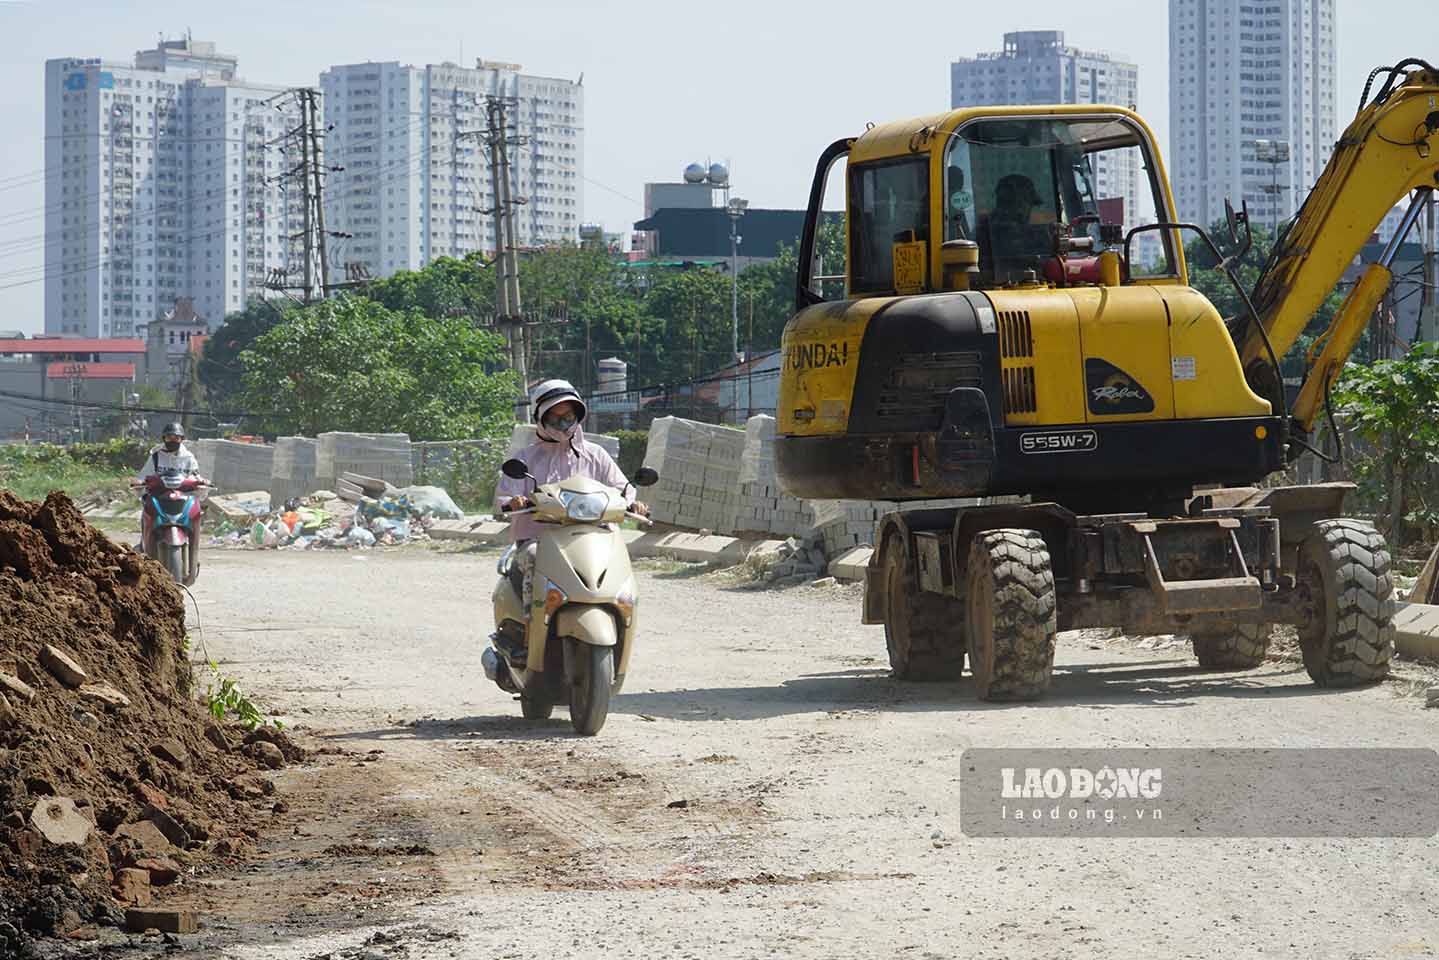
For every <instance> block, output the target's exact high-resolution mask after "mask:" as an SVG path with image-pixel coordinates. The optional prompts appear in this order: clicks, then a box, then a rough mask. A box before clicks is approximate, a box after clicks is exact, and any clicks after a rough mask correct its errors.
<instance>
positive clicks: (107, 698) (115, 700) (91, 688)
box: [80, 681, 130, 707]
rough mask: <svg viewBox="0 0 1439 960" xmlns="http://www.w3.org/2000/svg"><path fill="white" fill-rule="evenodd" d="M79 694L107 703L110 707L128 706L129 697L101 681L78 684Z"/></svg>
mask: <svg viewBox="0 0 1439 960" xmlns="http://www.w3.org/2000/svg"><path fill="white" fill-rule="evenodd" d="M80 696H82V697H85V698H87V699H90V700H98V701H100V702H101V703H108V704H110V705H111V706H112V707H128V706H129V705H130V698H129V697H127V696H125V695H124V694H123V693H121V692H120V691H119V690H116V689H115V688H114V687H112V686H110V684H108V683H104V682H103V681H102V682H100V683H82V684H80Z"/></svg>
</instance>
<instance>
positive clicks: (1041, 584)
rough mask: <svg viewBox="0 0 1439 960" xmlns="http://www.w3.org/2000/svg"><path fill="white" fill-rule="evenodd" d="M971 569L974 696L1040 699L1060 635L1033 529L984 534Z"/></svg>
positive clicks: (973, 548)
mask: <svg viewBox="0 0 1439 960" xmlns="http://www.w3.org/2000/svg"><path fill="white" fill-rule="evenodd" d="M968 569H969V575H968V579H967V585H968V588H969V590H968V594H969V603H970V606H971V610H972V614H971V616H970V618H969V630H968V633H969V644H970V657H969V661H970V672H971V673H972V674H973V675H974V681H975V688H976V692H977V693H978V694H979V697H980V699H982V700H1035V699H1038V698H1039V697H1041V696H1043V695H1044V693H1045V691H1046V690H1048V689H1049V683H1050V678H1051V676H1052V674H1053V672H1054V643H1055V635H1056V633H1057V632H1058V619H1057V615H1056V611H1057V602H1056V597H1055V590H1054V571H1053V569H1052V567H1051V563H1050V556H1049V548H1048V547H1047V546H1046V545H1045V542H1044V538H1043V537H1042V536H1040V534H1039V532H1038V531H1036V530H988V531H985V532H984V533H981V534H979V535H978V536H976V537H975V538H974V540H973V541H972V542H971V544H970V552H969V568H968ZM986 642H987V643H988V644H989V649H988V650H985V649H983V645H984V644H985V643H986Z"/></svg>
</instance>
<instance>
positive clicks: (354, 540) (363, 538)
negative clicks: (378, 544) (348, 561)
mask: <svg viewBox="0 0 1439 960" xmlns="http://www.w3.org/2000/svg"><path fill="white" fill-rule="evenodd" d="M345 540H346V542H347V543H349V544H350V546H353V547H373V546H374V545H375V535H374V534H373V533H371V532H370V531H368V530H366V529H365V528H364V527H358V526H357V527H351V528H350V532H349V533H347V534H345Z"/></svg>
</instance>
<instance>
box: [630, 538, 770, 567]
mask: <svg viewBox="0 0 1439 960" xmlns="http://www.w3.org/2000/svg"><path fill="white" fill-rule="evenodd" d="M751 544H752V541H746V540H738V539H736V538H734V537H716V536H709V535H706V534H701V533H646V534H644V535H643V536H641V537H639V538H638V539H637V540H635V541H634V542H632V543H631V544H630V556H632V557H670V558H673V559H675V560H685V561H688V562H690V563H729V564H735V563H739V562H741V561H742V560H744V558H745V557H746V556H748V554H749V550H750V546H751Z"/></svg>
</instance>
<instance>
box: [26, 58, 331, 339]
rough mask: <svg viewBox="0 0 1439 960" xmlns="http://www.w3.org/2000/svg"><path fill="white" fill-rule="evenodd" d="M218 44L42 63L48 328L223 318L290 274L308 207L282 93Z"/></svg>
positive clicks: (121, 330)
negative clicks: (291, 167) (296, 184)
mask: <svg viewBox="0 0 1439 960" xmlns="http://www.w3.org/2000/svg"><path fill="white" fill-rule="evenodd" d="M235 71H236V61H235V58H234V57H231V56H226V55H224V54H220V53H217V52H216V50H215V45H214V44H213V43H203V42H196V41H192V40H190V39H189V38H186V39H183V40H174V41H162V42H161V43H160V44H159V45H158V46H157V47H155V49H153V50H146V51H141V52H140V53H137V54H136V55H135V58H134V60H133V62H130V63H114V62H109V61H105V60H102V59H100V58H89V59H76V58H61V59H54V60H48V61H46V64H45V168H46V170H47V171H52V173H51V175H50V176H49V177H47V179H46V187H45V331H46V332H47V333H51V334H62V335H63V334H72V335H80V336H88V337H127V336H134V335H136V334H137V333H138V332H139V330H140V328H141V327H144V326H145V325H147V324H149V323H150V322H151V321H153V320H156V319H158V318H159V317H160V316H162V315H163V314H164V313H166V312H167V311H169V310H172V309H173V308H174V307H175V303H176V301H177V300H179V299H180V298H184V297H188V298H190V299H191V301H192V302H193V304H194V308H195V310H196V311H197V312H198V313H199V314H200V315H201V316H204V317H206V318H207V319H209V320H210V322H211V323H212V324H218V323H219V322H220V321H221V320H222V319H223V317H224V315H225V314H226V313H228V312H230V311H233V310H238V309H240V308H242V307H243V306H244V305H245V303H246V302H248V300H249V299H251V298H252V297H256V296H262V295H264V294H265V293H266V291H265V289H264V281H265V279H266V275H267V273H268V272H269V271H270V270H273V269H279V270H288V269H289V268H290V267H291V266H292V261H294V259H295V257H296V256H297V254H296V253H295V250H294V244H293V242H292V240H291V239H290V238H291V235H292V234H295V233H298V232H299V230H300V228H299V227H298V226H296V224H297V223H298V222H299V219H300V218H301V217H302V215H303V207H302V198H301V197H300V195H299V194H298V192H297V191H296V190H294V189H290V187H289V185H288V184H287V181H286V180H285V178H284V177H283V173H284V171H285V169H286V164H287V163H288V161H287V160H286V158H285V157H283V156H281V155H280V154H279V153H278V151H277V150H276V149H275V143H276V142H277V140H278V139H279V138H280V137H282V136H283V135H284V134H285V133H286V132H288V131H289V130H291V129H293V128H294V127H295V126H296V125H297V124H298V122H299V119H298V116H299V115H298V111H297V109H296V108H295V105H294V99H293V98H292V97H289V98H287V97H284V96H282V94H283V90H284V88H282V87H277V86H268V85H259V84H252V83H247V82H245V81H243V80H240V79H238V78H237V77H236V72H235Z"/></svg>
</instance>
